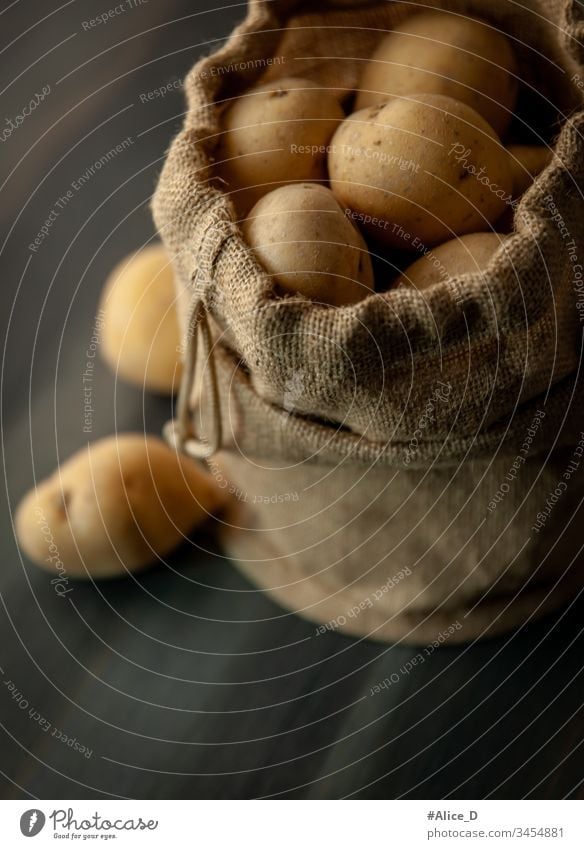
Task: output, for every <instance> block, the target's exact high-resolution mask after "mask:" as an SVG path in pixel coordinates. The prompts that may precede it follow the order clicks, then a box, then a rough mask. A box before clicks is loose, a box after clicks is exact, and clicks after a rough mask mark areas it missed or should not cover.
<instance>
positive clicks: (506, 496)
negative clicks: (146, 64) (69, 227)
mask: <svg viewBox="0 0 584 849" xmlns="http://www.w3.org/2000/svg"><path fill="white" fill-rule="evenodd" d="M432 5H438V6H442V7H444V8H448V9H451V10H455V11H459V12H461V13H468V14H476V15H480V16H481V17H483V18H486V19H488V20H489V21H490V22H491V23H492V24H493V25H495V26H496V27H498V28H500V29H501V30H503V31H504V32H506V33H508V35H509V36H510V38H511V39H512V42H513V45H514V48H515V52H516V54H517V57H518V60H519V65H520V69H521V70H520V76H521V79H522V81H523V82H522V100H521V109H522V114H523V115H524V116H526V120H527V121H528V122H529V124H530V125H531V126H532V127H534V128H535V132H536V133H539V134H540V137H541V138H542V139H543V140H544V141H546V142H548V141H549V142H551V141H552V137H554V141H553V144H554V153H555V156H554V160H553V162H552V164H551V165H550V166H549V167H548V168H547V169H546V171H545V172H544V173H543V175H542V176H541V177H540V178H539V179H538V181H537V182H536V184H535V185H534V186H533V187H532V188H531V189H530V190H529V191H528V193H527V194H526V195H525V196H524V198H523V200H522V202H521V204H520V206H519V207H518V209H517V211H516V214H515V233H514V235H513V236H512V237H511V238H510V239H509V240H508V242H507V243H506V244H505V245H504V246H503V248H502V249H501V250H500V251H499V252H498V253H497V254H496V256H494V258H493V260H492V262H491V264H490V266H489V269H488V272H487V273H486V274H485V275H477V274H474V275H464V276H461V277H459V278H452V279H445V280H444V281H443V282H442V283H440V284H438V285H436V286H435V287H433V289H432V290H429V291H427V292H425V293H423V294H422V293H418V292H416V291H414V290H405V289H397V290H390V291H387V292H384V293H381V294H376V295H373V296H371V297H369V298H367V299H366V300H365V301H363V302H361V303H359V304H357V305H356V306H351V307H346V308H342V309H335V308H330V307H326V306H322V305H315V304H313V303H311V302H307V301H305V300H303V299H301V298H286V299H281V298H280V299H278V298H276V297H275V295H274V293H273V291H272V286H271V281H270V279H269V278H268V276H267V275H266V274H265V273H264V272H263V270H262V268H261V267H260V266H259V265H258V263H257V262H256V260H255V259H254V257H253V255H252V254H251V253H250V252H249V251H248V249H247V248H246V245H245V243H244V241H243V239H242V236H241V233H240V230H239V228H238V226H237V222H236V221H235V213H234V211H233V208H232V205H231V202H230V200H229V197H228V195H227V194H226V193H225V191H224V187H223V186H222V185H221V183H220V182H218V181H217V180H216V179H214V175H213V171H212V165H213V155H214V151H215V149H216V145H217V142H218V139H219V134H220V114H221V110H222V108H224V107H225V105H227V104H229V103H230V102H231V100H232V99H233V98H234V97H236V96H238V95H239V94H240V93H241V92H242V91H244V90H245V89H247V88H248V87H249V86H251V85H252V84H254V83H256V82H257V81H258V80H259V79H260V78H261V77H265V78H267V79H270V78H274V77H278V76H282V75H295V76H307V77H310V78H311V79H313V80H315V81H316V82H318V83H320V84H322V85H325V86H330V87H334V88H336V89H340V90H342V91H343V92H347V95H348V96H349V93H350V91H351V90H352V89H354V87H355V85H356V83H357V80H358V77H359V74H360V71H361V69H362V66H363V62H362V60H363V59H364V58H366V57H367V56H369V55H370V54H371V52H372V50H373V49H374V47H375V44H376V43H377V41H378V39H379V38H380V37H381V34H382V33H383V32H385V31H387V30H388V29H390V28H391V27H392V26H393V25H394V24H395V22H396V21H399V20H401V19H402V18H403V17H404V16H405V15H406V14H411V13H412V12H413V11H415V7H416V6H420V7H422V8H427V7H428V6H432ZM314 6H318V9H317V11H314V10H310V9H311V7H314ZM306 10H308V11H306ZM583 37H584V13H583V12H582V10H581V8H580V6H579V5H578V4H577V3H576V2H573V0H523V2H522V4H518V3H516V2H512V0H492V2H489V3H486V2H478V1H477V0H474V1H473V0H464V2H444V3H423V4H422V3H420V4H416V3H408V4H403V3H393V2H384V3H381V4H379V5H370V4H366V3H360V2H358V0H336V2H335V0H319V2H318V3H317V4H314V3H312V4H308V3H306V4H304V3H301V2H298V0H273V2H269V3H264V2H258V0H252V2H251V4H250V7H249V13H248V16H247V18H246V20H245V22H244V23H243V24H242V25H241V26H239V27H238V28H237V29H236V31H235V33H234V34H233V36H232V37H231V38H230V39H229V40H228V42H227V43H226V44H225V45H224V46H223V47H222V48H221V49H220V50H219V51H217V52H216V53H215V54H214V55H212V56H210V57H208V58H206V59H204V60H202V61H200V62H199V63H198V64H197V65H196V66H195V67H194V68H193V70H192V71H191V73H190V74H189V76H188V78H187V80H186V85H185V88H186V93H187V98H188V109H187V112H186V119H185V126H184V129H183V131H182V132H181V133H180V134H179V135H178V136H177V138H176V139H175V140H174V142H173V144H172V146H171V148H170V151H169V153H168V157H167V160H166V163H165V165H164V169H163V171H162V174H161V177H160V182H159V185H158V188H157V191H156V194H155V197H154V204H153V208H154V216H155V220H156V223H157V226H158V228H159V230H160V233H161V235H162V237H163V239H164V241H165V243H166V245H167V247H168V249H169V251H170V253H171V255H172V256H173V259H174V262H175V265H176V270H177V277H178V280H179V290H180V291H179V295H180V305H181V314H182V318H183V326H184V329H185V357H186V368H185V371H184V377H183V387H182V391H181V394H180V397H179V401H178V410H177V418H176V420H175V422H174V426H173V427H171V428H169V429H168V432H167V435H168V438H169V439H170V440H171V441H173V442H174V443H175V444H177V445H178V446H179V447H181V448H183V449H184V450H187V451H189V452H190V453H191V454H193V455H194V456H198V457H205V458H207V459H208V461H209V465H210V469H211V471H212V473H213V474H214V475H215V477H216V478H217V481H218V482H219V484H220V485H221V486H223V487H229V488H230V489H231V490H232V492H233V494H234V503H235V504H236V505H237V510H235V511H234V515H233V516H231V517H230V518H229V521H226V522H225V525H224V534H223V537H224V542H225V545H226V547H227V550H228V551H229V553H230V554H231V555H232V556H233V558H234V559H235V561H236V563H237V564H238V565H239V567H240V568H241V569H242V570H243V571H244V572H245V573H246V574H247V575H248V576H249V577H250V578H251V579H252V581H253V582H255V583H256V584H257V585H259V586H261V587H262V588H264V589H265V590H266V591H267V592H269V593H270V594H271V595H272V596H273V597H274V598H275V599H276V600H278V601H280V602H281V603H282V604H283V605H285V606H286V607H287V608H290V609H292V610H294V611H296V612H298V613H299V614H301V615H302V616H305V617H307V618H309V619H312V620H314V621H315V622H317V623H320V625H319V626H318V627H317V628H316V632H318V633H320V632H321V631H323V630H325V629H326V628H328V629H334V630H336V629H339V630H344V631H347V632H350V633H353V634H357V635H364V636H365V635H366V636H369V637H372V638H375V639H384V640H401V639H403V640H406V641H411V642H416V643H432V642H434V643H435V644H438V643H443V642H447V641H448V642H452V643H453V642H457V641H461V640H467V639H471V638H474V637H477V636H483V635H492V634H495V633H498V632H500V631H502V630H505V629H508V628H510V627H512V626H515V625H517V624H521V623H523V622H526V621H528V620H529V619H530V618H532V617H533V616H535V615H540V614H541V613H543V612H544V611H546V610H549V609H550V608H551V607H553V606H556V605H558V604H559V603H561V602H562V601H564V600H566V599H567V598H570V597H571V596H573V595H574V593H575V592H578V591H579V590H580V587H581V583H582V579H581V565H580V547H581V545H580V536H581V535H580V533H579V524H580V522H579V519H580V512H581V511H580V502H581V497H582V490H583V476H582V473H581V469H580V460H581V457H582V454H583V453H584V434H583V433H582V431H584V421H583V420H582V416H581V414H580V411H581V409H582V408H581V402H582V385H581V379H580V371H579V370H580V357H581V343H582V321H583V319H584V284H583V275H582V267H581V265H580V263H581V261H582V260H583V259H584V215H583V214H582V213H583V208H584V207H583V202H582V186H583V185H584V140H583V137H582V128H583V127H584V112H583V111H582V96H581V90H582V89H581V82H580V74H582V76H583V77H584V71H582V70H581V65H580V63H581V62H582V61H583V59H584V48H583V46H582V38H583ZM379 282H380V281H378V283H379ZM390 284H391V278H390V279H388V280H387V286H389V285H390ZM379 288H383V286H379V285H378V289H379ZM195 364H196V368H197V369H198V371H199V373H200V374H201V375H202V377H203V382H204V385H205V391H204V394H203V398H202V401H200V398H199V395H198V392H196V391H195V389H194V388H193V381H194V377H195ZM199 402H200V403H199ZM582 468H583V469H584V463H583V464H582ZM244 604H245V602H244V600H243V599H242V605H244Z"/></svg>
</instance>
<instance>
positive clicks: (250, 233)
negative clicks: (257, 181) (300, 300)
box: [243, 183, 373, 306]
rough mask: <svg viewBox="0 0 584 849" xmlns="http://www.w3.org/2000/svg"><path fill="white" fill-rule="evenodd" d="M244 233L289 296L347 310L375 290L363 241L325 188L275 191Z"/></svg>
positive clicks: (260, 205)
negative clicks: (302, 296)
mask: <svg viewBox="0 0 584 849" xmlns="http://www.w3.org/2000/svg"><path fill="white" fill-rule="evenodd" d="M243 232H244V236H245V238H246V241H247V243H248V244H249V246H250V247H251V248H253V250H254V252H255V255H256V256H257V258H258V260H259V261H260V263H261V265H262V266H263V267H264V269H265V270H266V271H267V272H268V274H270V275H272V277H273V279H274V281H275V282H276V283H277V284H278V286H279V288H280V289H282V290H283V291H284V292H288V293H292V294H294V293H300V294H301V295H304V296H305V297H306V298H311V299H312V300H315V301H319V302H320V303H325V304H332V305H334V306H342V305H344V304H354V303H356V302H357V301H360V300H361V299H362V298H365V297H366V296H367V295H369V294H370V293H371V291H372V290H373V270H372V267H371V257H370V255H369V252H368V250H367V246H366V244H365V242H364V240H363V237H362V236H361V234H360V233H359V231H358V230H357V228H356V227H355V226H354V225H353V224H352V223H351V221H350V219H349V217H347V215H346V214H345V212H343V210H342V209H341V207H340V206H339V204H338V203H337V201H336V200H335V197H334V195H333V194H332V192H331V191H330V190H329V189H327V188H326V187H325V186H321V185H318V184H315V183H298V184H294V185H290V186H283V187H282V188H280V189H276V190H275V191H273V192H270V194H268V195H266V196H265V197H263V198H262V199H261V200H260V201H258V203H257V204H256V205H255V206H254V208H253V209H252V210H251V212H250V214H249V216H248V218H247V219H246V220H245V221H244V223H243Z"/></svg>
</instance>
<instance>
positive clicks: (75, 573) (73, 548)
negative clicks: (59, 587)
mask: <svg viewBox="0 0 584 849" xmlns="http://www.w3.org/2000/svg"><path fill="white" fill-rule="evenodd" d="M224 500H225V496H224V494H223V492H222V491H221V490H220V489H219V488H218V486H217V484H216V483H215V481H214V480H213V478H212V477H211V476H210V475H208V474H206V473H205V472H204V471H202V469H201V468H200V467H199V466H198V465H197V464H196V463H195V462H194V461H193V460H190V459H189V458H187V457H184V456H182V455H179V454H177V453H176V452H175V451H173V450H171V449H170V448H169V447H168V446H167V445H166V444H165V443H164V442H162V440H161V439H158V438H155V437H144V435H142V434H123V435H119V436H112V437H108V438H106V439H101V440H99V441H98V442H95V443H93V444H92V445H89V446H87V447H86V448H83V449H81V450H80V451H78V452H77V453H76V454H74V455H73V456H72V457H71V458H70V459H69V460H67V461H66V462H65V463H64V464H63V465H62V466H61V467H60V468H58V469H57V470H56V471H55V472H54V473H53V474H52V475H51V476H50V477H49V478H47V479H46V480H45V481H43V482H42V483H41V484H39V486H38V487H36V489H33V490H31V491H30V492H29V493H28V494H27V495H26V496H25V497H24V499H23V500H22V501H21V503H20V505H19V506H18V509H17V512H16V530H17V535H18V540H19V544H20V547H21V548H22V550H23V551H24V552H25V553H26V554H27V555H28V556H29V557H30V559H31V560H33V561H34V562H35V563H36V564H37V565H39V566H42V567H43V568H45V569H48V570H49V571H58V572H59V573H61V572H62V573H63V574H66V575H67V576H69V577H72V578H87V577H90V576H91V577H93V578H114V577H117V576H118V575H124V574H125V573H126V572H135V571H137V570H139V569H142V568H144V567H145V566H148V565H150V564H152V563H154V562H155V561H156V560H157V559H158V558H159V557H164V556H165V555H167V554H169V553H170V552H171V551H172V550H173V548H175V547H176V546H177V545H178V544H179V543H180V542H181V541H182V539H183V537H184V536H185V535H187V534H188V533H190V532H191V531H192V530H193V529H194V528H195V527H197V526H198V525H199V524H201V523H202V522H203V521H205V519H207V518H208V516H209V515H210V514H212V513H213V512H214V511H216V510H217V509H218V508H219V507H220V506H221V505H222V504H223V503H224Z"/></svg>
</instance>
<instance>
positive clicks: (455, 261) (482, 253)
mask: <svg viewBox="0 0 584 849" xmlns="http://www.w3.org/2000/svg"><path fill="white" fill-rule="evenodd" d="M504 241H505V236H503V235H501V234H500V233H469V234H468V235H466V236H461V237H460V238H458V239H452V240H451V241H450V242H445V243H444V244H443V245H440V246H439V247H437V248H434V249H433V250H432V251H430V252H429V253H427V254H425V255H424V256H422V257H420V259H418V260H417V261H416V262H414V263H413V264H412V265H410V266H409V268H407V269H406V270H405V271H404V272H403V273H402V274H401V275H400V277H398V279H397V281H396V286H400V285H401V286H408V287H410V288H411V287H413V288H415V289H419V290H423V289H428V288H429V287H430V286H434V285H435V284H436V283H440V282H442V281H443V280H447V279H448V278H449V277H456V276H457V275H458V274H473V273H476V272H479V271H483V270H484V269H485V268H486V266H487V265H488V264H489V262H490V260H491V259H492V257H493V254H494V253H495V252H496V251H497V250H498V249H499V248H500V247H501V245H502V244H503V242H504Z"/></svg>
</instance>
